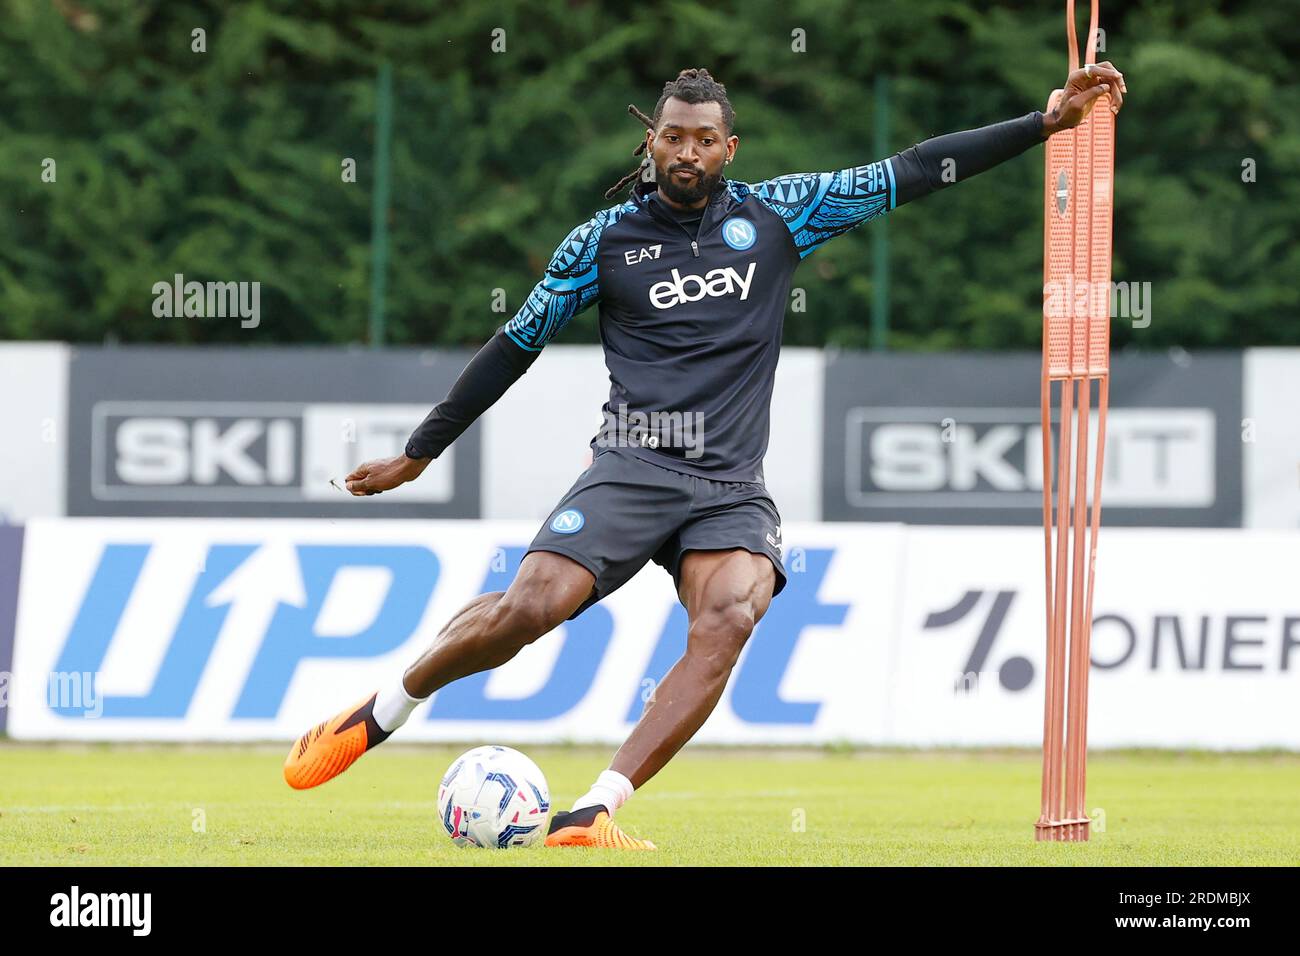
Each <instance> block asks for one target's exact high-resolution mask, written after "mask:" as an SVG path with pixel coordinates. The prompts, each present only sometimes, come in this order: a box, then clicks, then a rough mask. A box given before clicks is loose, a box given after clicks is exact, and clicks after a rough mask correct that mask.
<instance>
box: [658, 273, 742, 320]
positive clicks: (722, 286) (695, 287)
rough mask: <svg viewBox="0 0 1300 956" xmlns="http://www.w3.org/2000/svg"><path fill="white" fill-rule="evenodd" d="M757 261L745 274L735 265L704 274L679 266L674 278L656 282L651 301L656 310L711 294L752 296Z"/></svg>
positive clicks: (697, 299)
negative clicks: (684, 271)
mask: <svg viewBox="0 0 1300 956" xmlns="http://www.w3.org/2000/svg"><path fill="white" fill-rule="evenodd" d="M754 266H755V263H753V262H751V263H749V268H748V269H747V270H746V272H745V274H744V275H743V276H742V275H741V274H740V272H739V271H737V270H736V269H735V268H734V267H732V266H727V268H725V269H713V270H712V271H710V272H706V273H705V274H704V275H702V276H684V275H682V274H681V273H680V272H678V271H677V270H676V269H674V270H673V273H672V275H673V277H672V278H671V279H669V280H667V281H665V282H656V283H655V284H654V285H652V286H651V287H650V304H651V305H653V306H654V307H655V308H656V309H671V308H672V307H673V306H675V305H681V304H682V303H683V302H698V301H699V300H700V299H703V298H704V297H705V296H706V295H707V296H722V295H731V294H732V293H733V292H735V291H736V290H737V289H739V290H740V300H741V301H742V302H743V301H744V300H745V299H748V298H749V285H750V282H751V281H752V280H753V278H754Z"/></svg>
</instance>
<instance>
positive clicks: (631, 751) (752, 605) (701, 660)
mask: <svg viewBox="0 0 1300 956" xmlns="http://www.w3.org/2000/svg"><path fill="white" fill-rule="evenodd" d="M681 581H682V586H681V591H680V597H681V600H682V603H683V604H684V605H685V606H686V613H687V617H688V618H689V620H690V626H689V629H688V630H687V632H686V653H685V654H683V655H682V657H681V659H680V660H678V661H677V663H676V664H674V665H673V666H672V669H671V670H669V671H668V673H667V674H665V675H664V679H663V680H661V681H660V682H659V685H658V686H657V687H655V688H654V691H653V693H652V694H651V696H650V701H649V703H647V705H646V708H645V710H644V711H643V712H642V714H641V720H640V721H639V722H638V723H637V725H636V727H634V728H633V729H632V733H631V735H630V736H629V737H628V738H627V740H626V741H624V743H623V746H622V747H620V748H619V750H618V753H617V754H615V755H614V760H613V762H612V763H611V764H610V769H611V770H614V771H616V772H618V773H621V774H622V775H623V776H625V777H627V779H628V780H630V781H631V782H632V786H634V787H640V786H641V785H642V784H644V783H645V782H646V781H647V780H649V779H650V778H651V777H653V776H654V775H655V774H656V773H658V772H659V771H660V770H662V769H663V767H664V765H665V764H667V763H668V761H669V760H671V759H672V757H673V755H674V754H676V753H677V751H679V750H681V749H682V747H683V746H684V745H685V744H686V741H688V740H690V739H691V738H692V737H693V736H695V732H696V731H697V730H699V729H700V727H702V726H703V725H704V722H705V721H706V720H707V719H708V717H709V714H711V713H713V708H714V707H716V706H717V705H718V701H719V700H720V699H721V698H722V691H723V689H724V688H725V687H726V686H727V679H728V678H729V677H730V676H731V670H732V668H733V667H735V665H736V661H737V659H738V658H739V657H740V651H741V649H742V648H743V647H744V646H745V642H746V641H747V640H748V639H749V635H750V634H751V633H753V630H754V625H756V624H757V623H758V622H759V621H760V620H761V619H762V617H763V615H764V614H766V613H767V607H768V604H770V603H771V600H772V591H773V589H774V588H775V587H776V570H775V569H774V568H773V567H772V561H771V559H769V558H767V557H766V556H764V555H761V554H754V553H752V552H750V551H743V550H735V551H688V552H686V554H685V555H684V556H683V557H682V567H681Z"/></svg>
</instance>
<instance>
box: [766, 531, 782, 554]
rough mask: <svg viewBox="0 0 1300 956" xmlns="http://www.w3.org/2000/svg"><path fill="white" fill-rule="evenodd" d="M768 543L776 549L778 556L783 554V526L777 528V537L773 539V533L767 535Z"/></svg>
mask: <svg viewBox="0 0 1300 956" xmlns="http://www.w3.org/2000/svg"><path fill="white" fill-rule="evenodd" d="M767 543H768V544H770V545H771V546H772V547H773V548H775V549H776V553H777V554H781V547H782V546H781V526H780V525H777V526H776V537H772V532H770V531H769V532H768V533H767Z"/></svg>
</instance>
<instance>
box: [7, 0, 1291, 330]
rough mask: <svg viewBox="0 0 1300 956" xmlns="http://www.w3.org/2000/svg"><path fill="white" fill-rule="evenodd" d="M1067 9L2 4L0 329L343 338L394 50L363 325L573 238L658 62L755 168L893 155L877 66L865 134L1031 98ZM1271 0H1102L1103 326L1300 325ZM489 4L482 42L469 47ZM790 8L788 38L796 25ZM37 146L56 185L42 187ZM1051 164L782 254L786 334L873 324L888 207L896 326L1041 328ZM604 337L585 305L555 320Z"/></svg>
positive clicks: (410, 326)
mask: <svg viewBox="0 0 1300 956" xmlns="http://www.w3.org/2000/svg"><path fill="white" fill-rule="evenodd" d="M1082 6H1083V7H1085V8H1086V4H1082ZM1063 7H1064V5H1063V4H1062V3H1060V2H1059V0H1058V2H1049V3H1044V2H1035V3H1030V2H1000V3H996V4H976V3H957V2H950V0H907V2H873V3H862V2H853V0H746V2H743V3H741V2H736V0H730V2H720V3H708V4H705V3H700V2H693V0H690V2H688V0H675V2H665V3H651V2H647V3H639V4H626V3H622V2H615V0H555V2H536V0H534V2H523V0H505V2H499V3H492V4H486V3H472V2H465V3H459V2H436V3H430V2H418V0H395V2H387V3H356V2H348V0H306V2H302V0H299V2H290V0H285V2H272V0H250V2H230V3H226V2H221V3H218V2H211V3H203V2H193V0H189V2H186V0H168V2H161V0H103V2H91V0H53V2H51V0H3V3H0V8H2V12H3V16H0V85H2V88H3V90H4V93H5V95H4V101H3V106H0V195H2V196H3V202H2V204H0V217H2V221H3V225H4V237H5V241H4V242H3V243H0V337H3V338H8V339H66V340H70V341H76V342H99V341H104V340H108V341H121V342H174V343H196V342H218V341H220V342H239V343H256V344H266V343H270V342H297V343H322V344H326V343H328V344H346V343H363V342H365V341H366V339H367V335H368V332H367V312H368V308H369V294H370V241H371V210H370V205H371V190H372V188H373V184H374V179H373V161H372V157H373V154H374V136H375V102H376V73H377V70H378V66H379V64H380V62H382V61H384V60H387V61H388V62H391V64H392V67H393V71H394V77H395V82H394V103H395V111H394V124H393V141H392V192H391V203H390V204H389V208H388V211H387V223H388V227H389V246H390V259H389V264H388V271H387V285H388V290H387V341H388V342H389V343H390V344H396V345H414V344H439V345H454V344H474V343H477V342H480V341H482V340H483V339H485V338H486V337H487V336H488V335H490V334H491V332H492V330H493V329H494V328H496V327H497V326H498V325H500V324H501V323H502V322H504V321H506V320H507V319H508V318H509V316H510V314H512V313H513V311H514V310H515V309H516V308H517V307H518V305H519V304H520V303H521V302H522V301H523V298H524V297H525V296H526V294H527V292H528V290H529V288H531V286H532V284H533V283H534V282H536V281H537V279H538V277H539V276H540V273H541V270H542V268H543V266H544V265H545V263H546V261H547V258H548V257H549V255H550V253H551V251H552V250H553V249H554V247H555V245H556V244H557V243H558V242H559V240H560V239H561V238H563V237H564V235H565V234H566V233H567V232H568V231H569V229H571V228H572V227H573V226H574V225H576V224H577V223H578V222H581V221H582V220H584V219H586V218H587V217H589V216H590V215H591V214H592V213H594V212H595V211H596V210H598V209H601V208H604V207H606V206H609V205H612V204H613V203H612V202H611V201H608V200H605V199H604V198H603V192H604V190H605V189H606V188H608V187H609V186H610V185H611V184H612V183H613V182H614V181H615V180H616V179H617V178H618V177H619V176H621V175H622V174H623V173H625V172H627V171H628V170H629V169H631V168H632V166H633V165H634V163H635V160H634V159H633V157H632V155H631V151H632V149H633V147H635V145H636V144H637V143H638V142H639V140H640V136H641V126H640V124H639V123H638V122H637V121H636V120H635V119H633V118H632V117H630V116H629V115H628V114H627V112H626V108H627V105H628V103H631V102H635V103H636V104H637V105H638V106H640V107H641V108H642V109H645V110H649V109H651V108H652V107H653V105H654V102H655V100H656V99H657V97H658V94H659V91H660V90H661V88H662V86H663V84H664V83H665V82H666V81H667V80H669V79H671V78H672V77H673V76H675V75H676V73H677V71H678V70H680V69H682V68H684V67H688V66H704V67H707V68H708V69H709V70H710V71H711V72H712V73H713V74H714V75H715V77H717V78H718V79H720V80H721V81H722V82H724V83H726V84H727V86H728V89H729V92H730V95H731V98H732V102H733V103H734V105H735V108H736V114H737V129H736V132H737V133H738V135H739V136H740V138H741V147H740V151H739V153H738V155H737V160H736V162H735V164H734V165H733V166H731V167H730V168H729V171H730V175H731V176H732V177H733V178H736V179H739V180H745V181H750V182H756V181H759V180H762V179H767V178H771V177H773V176H776V175H780V174H782V173H787V172H805V171H812V170H824V169H835V168H839V167H843V166H851V165H857V164H860V163H863V162H868V161H871V160H874V159H879V158H883V157H881V156H877V155H874V151H873V122H874V117H873V108H874V99H873V82H874V78H875V77H876V75H877V74H880V73H884V74H886V75H887V76H888V77H889V78H890V89H891V101H890V105H891V111H890V112H891V121H892V126H891V134H890V143H889V150H888V151H889V152H893V151H896V150H899V149H902V148H905V147H907V146H909V145H911V144H913V143H915V142H917V141H919V140H921V139H924V138H926V137H928V136H933V135H937V134H939V133H944V132H949V131H952V130H956V129H963V128H969V127H972V126H979V125H983V124H985V123H991V122H995V121H998V120H1002V119H1006V118H1009V117H1012V116H1018V115H1021V114H1023V113H1025V112H1028V111H1029V110H1032V109H1037V108H1040V107H1041V106H1042V105H1043V104H1044V102H1045V101H1046V97H1047V95H1048V93H1049V92H1050V91H1051V90H1052V88H1053V87H1055V86H1058V85H1059V84H1060V83H1061V81H1062V79H1063V78H1064V75H1065V58H1066V57H1065V37H1064V16H1063ZM1295 13H1296V11H1295V7H1294V5H1293V4H1284V3H1277V2H1276V0H1243V2H1237V3H1228V2H1215V0H1134V2H1128V3H1118V2H1115V0H1111V2H1108V3H1105V4H1103V11H1102V14H1103V21H1102V22H1103V25H1104V26H1105V27H1106V31H1107V42H1106V52H1105V54H1104V55H1103V56H1102V57H1100V58H1101V59H1111V60H1114V61H1115V63H1116V65H1118V66H1119V67H1120V69H1122V70H1123V71H1124V72H1125V74H1126V77H1127V79H1128V85H1129V90H1130V94H1129V101H1128V105H1127V107H1126V109H1125V112H1124V113H1123V115H1122V116H1121V120H1120V127H1119V137H1118V144H1119V145H1118V165H1119V175H1118V181H1117V186H1116V208H1117V212H1116V222H1115V235H1116V245H1115V275H1114V277H1115V279H1116V280H1119V281H1131V282H1150V283H1151V284H1152V296H1153V301H1152V303H1151V319H1152V322H1151V326H1150V327H1149V328H1147V329H1142V330H1135V329H1133V328H1131V327H1130V326H1129V325H1128V324H1127V323H1124V322H1117V323H1116V343H1117V344H1118V345H1125V344H1128V345H1131V346H1134V347H1140V348H1163V347H1169V346H1182V347H1186V348H1197V347H1199V348H1204V347H1237V346H1246V345H1267V344H1283V343H1290V344H1295V343H1300V322H1298V321H1297V317H1298V316H1297V313H1298V311H1300V310H1298V309H1297V304H1298V302H1300V291H1298V290H1297V282H1296V277H1297V276H1300V243H1298V242H1297V238H1298V237H1300V175H1298V174H1300V113H1298V112H1297V110H1296V109H1295V104H1296V103H1297V102H1300V97H1298V96H1297V93H1298V92H1300V87H1298V84H1297V80H1296V72H1295V69H1294V63H1295V62H1296V60H1297V53H1300V50H1298V49H1297V47H1298V46H1300V30H1297V29H1296V26H1295ZM1082 19H1083V18H1082V17H1081V20H1082ZM1084 26H1085V27H1086V23H1085V24H1084ZM195 28H202V29H204V30H205V31H206V46H207V50H206V52H204V53H196V52H193V51H192V49H191V36H192V34H191V31H193V30H194V29H195ZM497 28H501V29H504V30H505V40H506V50H505V52H504V53H493V52H491V43H492V31H493V30H495V29H497ZM795 29H802V30H804V31H806V48H807V52H805V53H795V52H792V50H791V31H793V30H795ZM47 157H48V158H52V159H54V160H55V161H56V163H57V181H56V182H54V183H47V182H42V180H41V170H42V165H41V164H42V161H43V160H44V159H46V158H47ZM346 158H353V159H355V160H356V163H357V171H358V175H357V182H355V183H345V182H343V181H342V178H341V176H340V172H341V163H342V162H343V161H344V160H345V159H346ZM1246 160H1252V161H1253V162H1254V164H1255V167H1256V176H1257V181H1256V182H1254V183H1244V182H1243V181H1242V168H1243V162H1244V161H1246ZM1042 161H1043V160H1042V153H1041V151H1039V150H1031V151H1030V152H1029V153H1028V154H1026V155H1024V156H1022V157H1020V158H1018V159H1016V160H1014V161H1013V162H1011V163H1008V164H1006V165H1005V166H1003V167H1000V168H998V169H996V170H994V171H991V172H989V173H986V174H984V175H983V176H982V177H980V178H979V179H977V180H974V181H972V182H970V183H966V184H963V185H960V186H958V187H957V188H955V189H951V190H948V191H946V192H944V193H941V194H938V195H935V196H930V197H927V198H925V199H924V200H921V201H920V202H918V203H916V204H914V205H911V206H908V207H904V208H903V209H901V210H899V211H898V212H896V213H894V214H893V215H891V216H889V217H887V218H886V219H885V220H881V221H879V222H877V223H873V224H869V225H867V226H864V227H863V228H860V229H857V230H855V231H853V232H851V233H849V234H848V235H847V236H845V237H843V238H840V239H837V240H836V241H835V242H833V243H830V244H829V245H827V246H826V247H825V248H824V249H822V250H821V251H819V252H818V253H817V254H816V255H814V256H812V257H810V258H809V259H808V261H807V262H806V263H805V264H804V265H803V266H802V267H801V268H800V270H799V272H798V273H797V274H796V277H795V285H796V286H797V287H800V288H803V289H805V290H806V295H807V311H806V312H804V313H792V314H790V315H788V316H787V321H786V337H785V341H786V342H787V343H788V344H797V345H829V346H843V347H865V346H866V345H867V344H868V342H869V336H870V314H871V301H872V269H871V262H872V254H871V243H872V240H871V231H872V230H873V229H876V228H880V226H881V225H884V226H885V228H887V229H888V235H889V240H890V244H891V267H892V268H891V294H892V306H891V311H890V337H889V344H890V347H892V348H899V349H1007V348H1035V347H1037V343H1038V336H1039V323H1040V318H1039V315H1040V307H1039V301H1040V300H1039V297H1040V287H1041V274H1042V225H1041V217H1042V202H1041V198H1040V197H1041V192H1042ZM175 273H183V274H184V276H185V278H186V279H187V280H196V279H197V280H200V281H207V280H215V281H231V280H249V281H251V280H257V281H260V282H261V283H262V323H261V325H260V327H259V328H258V329H257V330H256V331H255V332H252V331H244V330H241V328H240V326H239V323H238V322H237V321H230V320H218V319H194V318H188V319H187V318H171V319H168V318H156V317H155V316H154V315H153V312H152V305H153V293H152V287H153V284H154V283H156V282H159V281H170V280H171V277H172V276H173V274H175ZM496 288H502V289H504V290H505V291H506V305H507V312H506V313H505V314H502V313H499V312H494V311H493V310H492V303H493V290H494V289H496ZM597 340H598V338H597V311H596V310H595V309H592V310H590V311H589V312H587V313H585V314H584V315H582V316H580V317H579V318H577V319H575V320H574V322H573V323H572V324H571V326H570V327H569V328H568V329H567V330H566V331H565V332H564V334H563V335H562V336H561V338H560V340H559V341H561V342H567V343H579V342H594V341H597Z"/></svg>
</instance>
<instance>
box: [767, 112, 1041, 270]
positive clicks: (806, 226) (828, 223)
mask: <svg viewBox="0 0 1300 956" xmlns="http://www.w3.org/2000/svg"><path fill="white" fill-rule="evenodd" d="M1042 131H1043V114H1042V113H1039V112H1037V111H1034V112H1032V113H1026V114H1025V115H1024V116H1020V117H1017V118H1015V119H1010V120H1005V121H1004V122H1001V123H994V124H992V125H991V126H981V127H979V128H978V129H969V130H963V131H961V132H958V133H948V134H946V135H943V136H936V137H933V138H932V139H927V140H925V141H924V142H921V143H917V144H916V145H915V146H912V147H910V148H908V149H905V150H903V151H902V152H899V153H895V154H894V155H893V156H890V157H889V158H888V159H886V160H884V161H882V162H878V163H868V164H867V165H865V166H851V167H849V168H848V169H841V170H837V171H835V172H829V173H792V174H790V175H788V176H778V177H777V178H776V179H769V180H767V181H766V182H761V183H757V184H755V185H754V186H752V187H750V188H751V189H752V190H753V192H754V195H755V196H756V197H757V199H758V201H759V202H761V203H762V204H763V205H765V206H767V207H768V208H769V209H771V210H772V211H773V212H775V213H776V214H777V215H778V216H780V217H781V218H782V219H783V220H784V221H785V225H786V228H787V229H789V230H790V236H791V238H792V239H793V240H794V247H795V250H796V251H797V252H798V253H799V258H800V259H803V258H805V257H807V256H808V255H809V254H811V253H812V252H814V251H816V250H817V248H818V247H820V246H821V245H822V243H824V242H826V241H827V240H828V239H834V238H835V237H836V236H839V235H843V234H844V233H846V232H848V231H849V230H850V229H852V228H853V227H854V226H858V225H861V224H862V223H864V222H866V221H867V220H868V219H875V218H876V217H877V216H883V215H884V214H885V213H887V212H889V211H890V210H891V209H897V208H898V207H899V206H901V205H903V204H904V203H908V202H911V201H912V200H913V199H918V198H920V197H921V196H925V195H928V194H930V193H932V192H936V191H938V190H940V189H946V188H947V187H949V186H951V185H953V184H954V183H959V182H963V181H965V180H967V179H970V178H971V177H972V176H978V175H979V174H980V173H982V172H984V171H985V170H988V169H992V168H993V167H994V166H997V165H998V164H999V163H1004V162H1006V161H1007V160H1009V159H1012V158H1013V157H1016V156H1019V155H1020V154H1021V153H1023V152H1024V151H1025V150H1027V149H1029V148H1030V147H1031V146H1033V145H1035V144H1036V143H1040V142H1042V139H1043V136H1042Z"/></svg>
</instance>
